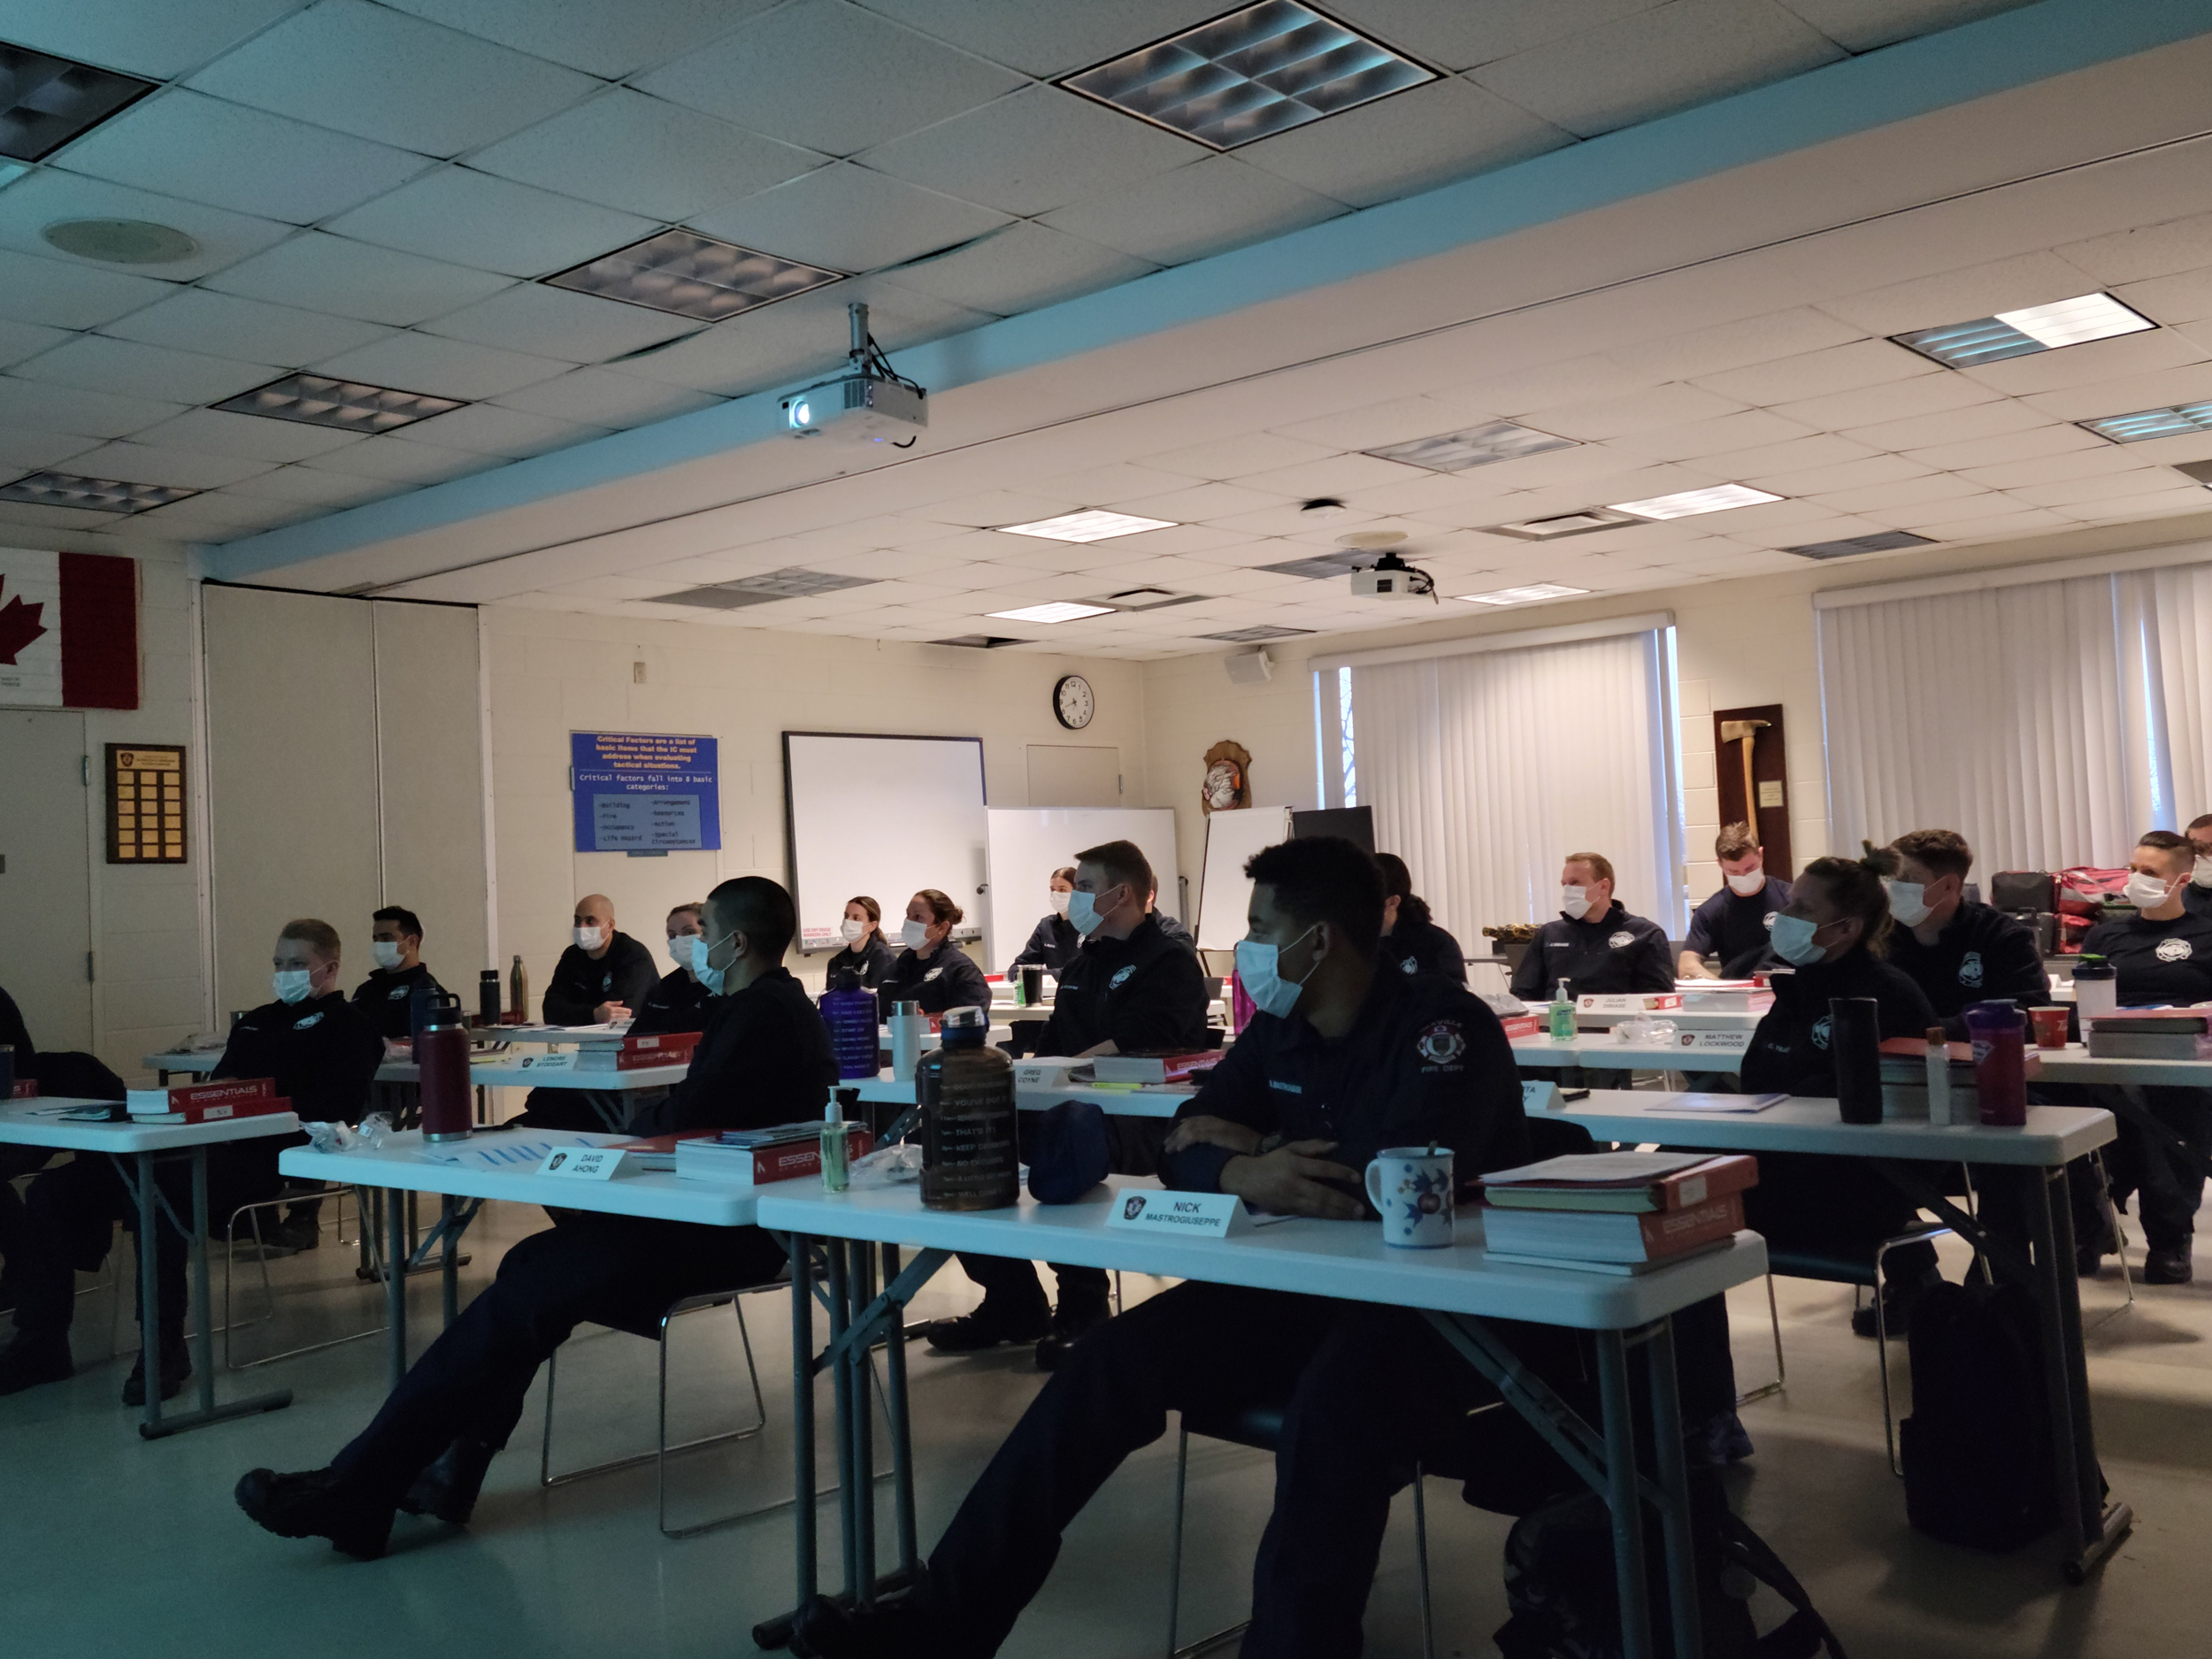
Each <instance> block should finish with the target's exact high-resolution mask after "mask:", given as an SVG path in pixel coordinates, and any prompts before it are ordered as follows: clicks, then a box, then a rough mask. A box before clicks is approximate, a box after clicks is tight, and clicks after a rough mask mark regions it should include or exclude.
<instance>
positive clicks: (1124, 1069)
mask: <svg viewBox="0 0 2212 1659" xmlns="http://www.w3.org/2000/svg"><path fill="white" fill-rule="evenodd" d="M1220 1063H1221V1050H1220V1049H1218V1048H1202V1049H1200V1050H1199V1051H1198V1052H1196V1053H1194V1054H1102V1055H1100V1056H1098V1057H1097V1058H1095V1059H1094V1060H1093V1061H1092V1062H1091V1077H1092V1079H1094V1081H1096V1082H1100V1083H1196V1082H1197V1081H1198V1080H1199V1079H1200V1078H1201V1077H1202V1075H1203V1074H1204V1073H1206V1072H1208V1071H1212V1070H1213V1069H1214V1067H1215V1066H1217V1065H1218V1064H1220Z"/></svg>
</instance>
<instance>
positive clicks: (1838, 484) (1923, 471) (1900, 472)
mask: <svg viewBox="0 0 2212 1659" xmlns="http://www.w3.org/2000/svg"><path fill="white" fill-rule="evenodd" d="M1936 470H1937V469H1936V467H1935V466H1934V465H1933V464H1932V463H1924V462H1921V461H1916V460H1908V459H1907V458H1906V457H1903V456H1901V455H1875V456H1869V457H1867V458H1866V459H1865V460H1863V461H1845V462H1842V463H1840V464H1839V465H1835V466H1816V467H1813V468H1810V469H1809V470H1808V471H1805V472H1778V473H1775V474H1773V475H1771V476H1770V477H1763V478H1745V479H1739V480H1736V481H1737V482H1739V483H1744V484H1748V485H1750V486H1751V487H1752V488H1755V489H1763V490H1770V491H1772V492H1773V493H1774V494H1775V495H1791V496H1797V495H1834V494H1835V493H1836V492H1837V491H1838V490H1844V489H1855V488H1859V487H1860V486H1861V485H1865V484H1892V483H1895V482H1896V481H1897V480H1900V479H1907V478H1924V477H1925V476H1926V475H1927V474H1928V473H1930V472H1934V471H1936ZM1746 511H1757V509H1755V508H1751V509H1747V510H1746Z"/></svg>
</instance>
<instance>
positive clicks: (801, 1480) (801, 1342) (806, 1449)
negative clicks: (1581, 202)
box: [788, 1233, 821, 1608]
mask: <svg viewBox="0 0 2212 1659" xmlns="http://www.w3.org/2000/svg"><path fill="white" fill-rule="evenodd" d="M788 1248H789V1250H790V1252H791V1398H792V1402H793V1409H792V1413H791V1418H792V1429H791V1506H792V1513H793V1514H795V1516H796V1517H798V1537H797V1540H796V1547H795V1550H794V1555H795V1557H796V1559H797V1562H798V1569H799V1599H798V1601H797V1603H796V1605H798V1606H799V1607H802V1608H803V1607H804V1606H806V1604H807V1603H808V1602H810V1601H812V1600H813V1599H814V1593H815V1591H816V1590H817V1588H818V1587H819V1586H820V1583H821V1577H820V1570H819V1567H818V1564H817V1563H816V1560H815V1529H816V1525H817V1523H818V1517H817V1515H816V1504H815V1498H814V1247H813V1240H810V1239H806V1238H803V1237H801V1236H800V1235H798V1234H796V1233H794V1234H793V1235H792V1237H791V1241H790V1244H789V1246H788Z"/></svg>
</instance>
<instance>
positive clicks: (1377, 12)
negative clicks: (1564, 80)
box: [1331, 0, 1663, 69]
mask: <svg viewBox="0 0 2212 1659" xmlns="http://www.w3.org/2000/svg"><path fill="white" fill-rule="evenodd" d="M1660 4H1663V0H1544V3H1543V4H1541V5H1528V4H1524V0H1333V5H1332V8H1331V9H1332V10H1333V11H1334V12H1335V13H1336V15H1337V16H1339V17H1340V18H1342V19H1344V20H1345V21H1346V22H1347V23H1349V24H1351V25H1353V26H1354V27H1356V28H1358V29H1360V30H1362V31H1363V33H1365V34H1368V35H1372V36H1374V38H1376V39H1377V40H1379V41H1380V42H1383V44H1384V45H1386V46H1391V47H1395V48H1396V49H1397V50H1400V51H1402V52H1406V53H1409V54H1411V55H1412V56H1414V57H1417V58H1424V59H1425V60H1426V61H1428V62H1429V63H1432V64H1437V65H1441V66H1443V67H1444V68H1447V69H1470V68H1472V67H1473V66H1474V65H1477V64H1486V63H1491V62H1494V60H1496V59H1498V58H1510V57H1512V56H1513V55H1514V54H1515V53H1516V52H1525V51H1527V50H1530V49H1531V48H1532V47H1537V46H1541V45H1543V44H1544V43H1545V42H1547V41H1555V40H1558V39H1561V38H1562V37H1563V36H1566V35H1576V34H1579V33H1581V32H1582V31H1584V30H1586V29H1590V28H1594V27H1598V26H1599V25H1601V24H1605V23H1611V22H1616V21H1617V20H1618V19H1622V18H1625V17H1631V16H1633V15H1634V14H1635V13H1637V12H1648V11H1650V10H1651V9H1652V8H1653V7H1654V6H1656V5H1660Z"/></svg>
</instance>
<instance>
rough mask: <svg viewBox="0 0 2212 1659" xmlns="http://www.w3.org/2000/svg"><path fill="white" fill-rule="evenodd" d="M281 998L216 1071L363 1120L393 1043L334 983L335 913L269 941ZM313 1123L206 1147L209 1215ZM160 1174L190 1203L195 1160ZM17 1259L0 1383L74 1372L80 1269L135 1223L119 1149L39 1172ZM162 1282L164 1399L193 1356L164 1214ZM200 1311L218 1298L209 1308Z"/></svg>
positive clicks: (177, 1209) (247, 1022) (223, 1215)
mask: <svg viewBox="0 0 2212 1659" xmlns="http://www.w3.org/2000/svg"><path fill="white" fill-rule="evenodd" d="M271 962H272V966H273V974H272V981H271V982H272V984H273V987H274V989H275V992H276V1000H275V1001H274V1002H265V1003H264V1004H263V1005H262V1006H261V1007H259V1008H257V1009H254V1010H251V1011H250V1012H248V1013H245V1014H242V1015H241V1016H240V1017H239V1018H238V1021H237V1023H236V1024H234V1025H232V1027H231V1029H230V1041H229V1042H228V1043H227V1044H226V1045H225V1047H224V1049H223V1056H222V1058H221V1060H220V1061H219V1062H218V1063H217V1064H216V1067H215V1070H214V1071H213V1072H212V1074H211V1075H212V1076H213V1077H215V1078H218V1079H221V1078H241V1079H248V1078H269V1079H273V1080H274V1082H275V1085H276V1092H277V1093H278V1094H281V1095H284V1096H286V1097H287V1098H288V1099H289V1100H290V1101H291V1102H292V1110H294V1111H295V1112H296V1113H297V1114H298V1115H299V1117H300V1118H302V1120H303V1121H306V1122H310V1123H312V1122H344V1123H357V1122H359V1121H360V1118H361V1114H362V1112H363V1111H364V1110H365V1109H366V1107H367V1104H368V1097H369V1085H370V1083H371V1082H373V1080H374V1079H375V1077H376V1068H377V1064H378V1063H379V1062H380V1060H381V1059H382V1058H383V1048H384V1045H383V1043H382V1042H381V1041H380V1040H379V1039H378V1037H377V1035H376V1033H374V1032H373V1031H372V1030H370V1029H369V1026H368V1023H367V1022H366V1021H365V1020H364V1019H363V1018H361V1016H360V1014H359V1013H358V1012H357V1011H356V1010H355V1009H354V1007H353V1006H352V1004H350V1003H349V1002H347V1001H346V999H345V996H344V995H343V994H342V992H341V991H340V990H339V988H338V982H339V972H338V962H339V944H338V933H337V930H336V929H334V928H333V927H332V926H330V924H329V923H327V922H319V921H315V920H312V919H308V918H303V919H301V920H299V921H295V922H287V923H286V924H285V925H284V929H283V931H282V932H281V933H279V934H278V935H277V941H276V948H275V949H274V950H273V952H272V953H271ZM305 1139H306V1137H305V1136H304V1135H299V1134H295V1135H264V1136H261V1137H259V1138H257V1139H255V1140H250V1141H230V1142H226V1143H222V1144H219V1145H216V1146H211V1147H210V1148H207V1154H206V1156H207V1214H208V1217H209V1220H210V1222H211V1224H212V1225H217V1226H220V1225H224V1224H226V1223H227V1221H228V1220H229V1218H230V1215H231V1212H232V1211H233V1210H236V1209H238V1208H239V1206H241V1205H242V1204H250V1203H255V1202H259V1201H260V1200H263V1199H266V1198H271V1197H273V1196H275V1195H276V1194H277V1193H278V1192H279V1191H280V1190H281V1188H282V1186H283V1182H282V1178H281V1177H280V1176H279V1174H278V1173H277V1155H278V1154H279V1153H280V1152H281V1151H282V1150H283V1149H284V1148H286V1147H288V1146H298V1145H300V1144H302V1142H303V1141H304V1140H305ZM156 1167H157V1175H156V1180H157V1184H158V1185H159V1187H161V1190H162V1192H163V1194H165V1196H166V1198H167V1200H168V1202H169V1207H170V1210H171V1211H172V1212H173V1214H175V1215H177V1216H189V1215H190V1214H191V1213H192V1179H191V1167H190V1165H189V1164H188V1163H185V1162H182V1161H178V1162H173V1163H165V1164H158V1165H157V1166H156ZM25 1210H26V1217H25V1226H24V1230H23V1236H22V1241H21V1242H22V1248H21V1259H20V1261H19V1262H17V1263H12V1267H13V1270H14V1277H15V1279H16V1283H17V1300H16V1308H15V1333H16V1334H15V1340H14V1342H13V1343H12V1345H11V1346H10V1347H9V1348H8V1349H7V1350H6V1352H5V1353H0V1394H12V1393H14V1392H15V1391H16V1390H17V1389H19V1388H27V1387H29V1386H31V1385H33V1384H35V1383H41V1382H50V1381H54V1380H56V1379H60V1378H64V1377H67V1376H68V1375H70V1373H71V1370H72V1365H71V1360H70V1353H69V1325H70V1320H71V1317H72V1315H73V1311H74V1309H75V1304H76V1300H77V1296H76V1279H75V1275H76V1274H77V1273H78V1272H80V1271H84V1272H89V1271H92V1270H93V1269H95V1268H96V1267H98V1266H99V1265H100V1263H101V1262H102V1261H104V1259H105V1258H106V1256H107V1252H108V1248H109V1245H110V1243H111V1240H112V1238H113V1235H114V1224H115V1223H116V1222H118V1221H120V1222H122V1223H124V1225H127V1226H131V1227H135V1226H136V1225H138V1206H137V1204H136V1202H135V1201H134V1198H133V1197H132V1194H131V1193H130V1191H129V1189H128V1188H127V1187H126V1186H125V1185H124V1182H123V1179H122V1177H121V1175H120V1174H119V1172H118V1171H117V1169H116V1166H115V1164H114V1163H113V1162H112V1161H111V1160H110V1159H107V1158H102V1157H80V1158H76V1159H74V1160H73V1161H72V1162H70V1163H67V1164H62V1165H60V1166H58V1168H55V1169H50V1170H48V1171H45V1172H44V1173H43V1174H42V1175H41V1176H39V1178H38V1179H36V1180H35V1181H33V1182H32V1183H31V1190H30V1194H29V1196H28V1198H27V1200H26V1202H25ZM155 1248H156V1252H157V1254H156V1257H155V1261H156V1266H157V1273H158V1276H159V1277H158V1282H157V1286H156V1289H155V1297H154V1302H155V1307H156V1310H157V1315H158V1323H159V1326H160V1330H161V1356H160V1384H159V1386H160V1388H161V1396H162V1398H163V1399H165V1400H166V1399H168V1398H170V1397H171V1396H173V1394H176V1393H177V1391H178V1390H179V1389H180V1388H182V1387H183V1386H184V1381H185V1379H186V1378H188V1377H189V1376H190V1375H191V1374H192V1364H191V1360H190V1358H189V1356H188V1354H187V1351H186V1348H185V1344H184V1310H185V1283H184V1266H185V1263H184V1258H185V1240H184V1238H183V1236H182V1235H181V1234H180V1233H178V1231H177V1229H176V1226H175V1225H174V1224H173V1222H170V1221H168V1220H166V1219H165V1220H164V1221H163V1222H162V1224H161V1225H160V1227H159V1229H158V1231H157V1237H156V1240H155ZM200 1312H201V1317H207V1316H208V1312H209V1310H205V1309H203V1310H200ZM143 1318H144V1314H143V1311H142V1313H141V1320H142V1321H143ZM144 1336H145V1333H144V1327H143V1323H142V1325H141V1337H142V1344H141V1351H140V1354H139V1362H138V1365H137V1367H136V1369H134V1371H132V1372H131V1375H130V1379H129V1380H128V1381H127V1382H126V1383H125V1385H124V1389H123V1401H124V1403H125V1404H126V1405H134V1406H135V1405H143V1404H144V1403H145V1398H146V1396H145V1389H146V1386H147V1383H146V1356H145V1352H144V1347H145V1345H146V1344H145V1340H144Z"/></svg>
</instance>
